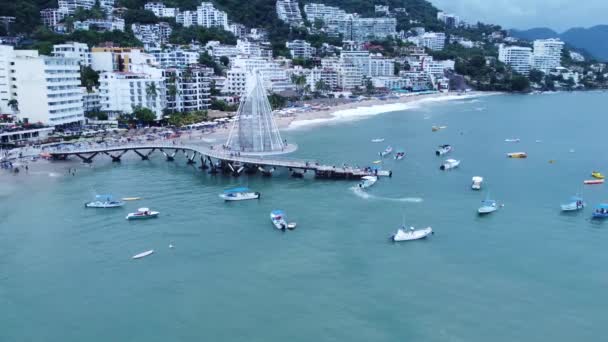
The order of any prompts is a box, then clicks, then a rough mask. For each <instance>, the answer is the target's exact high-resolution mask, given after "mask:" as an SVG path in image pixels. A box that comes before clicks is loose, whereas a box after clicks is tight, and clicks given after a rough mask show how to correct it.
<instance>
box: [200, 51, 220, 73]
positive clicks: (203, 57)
mask: <svg viewBox="0 0 608 342" xmlns="http://www.w3.org/2000/svg"><path fill="white" fill-rule="evenodd" d="M198 63H199V64H200V65H204V66H207V67H210V68H213V73H214V74H216V75H221V74H222V67H221V66H219V65H218V64H217V63H216V62H215V60H214V59H213V57H211V56H210V55H209V54H208V53H207V52H203V53H201V54H200V55H199V57H198Z"/></svg>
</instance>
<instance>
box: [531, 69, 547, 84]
mask: <svg viewBox="0 0 608 342" xmlns="http://www.w3.org/2000/svg"><path fill="white" fill-rule="evenodd" d="M544 76H545V74H544V73H543V72H542V71H540V70H537V69H532V70H530V74H529V75H528V78H529V79H530V82H534V83H541V82H542V81H543V78H544Z"/></svg>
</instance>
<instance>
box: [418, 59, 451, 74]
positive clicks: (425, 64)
mask: <svg viewBox="0 0 608 342" xmlns="http://www.w3.org/2000/svg"><path fill="white" fill-rule="evenodd" d="M421 66H422V71H424V72H426V73H427V74H429V75H432V76H433V77H443V75H444V71H445V65H444V63H443V62H440V61H434V60H433V58H425V59H424V61H422V62H421Z"/></svg>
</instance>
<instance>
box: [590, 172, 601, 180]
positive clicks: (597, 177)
mask: <svg viewBox="0 0 608 342" xmlns="http://www.w3.org/2000/svg"><path fill="white" fill-rule="evenodd" d="M591 176H592V177H593V178H595V179H604V175H603V174H601V173H600V172H597V171H593V172H591Z"/></svg>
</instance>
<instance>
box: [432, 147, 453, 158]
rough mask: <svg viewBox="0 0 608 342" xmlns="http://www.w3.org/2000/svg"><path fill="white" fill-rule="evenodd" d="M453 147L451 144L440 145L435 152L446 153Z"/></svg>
mask: <svg viewBox="0 0 608 342" xmlns="http://www.w3.org/2000/svg"><path fill="white" fill-rule="evenodd" d="M452 150H453V147H452V145H440V146H439V147H438V148H437V150H435V154H436V155H438V156H442V155H444V154H448V153H450V152H452Z"/></svg>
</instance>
